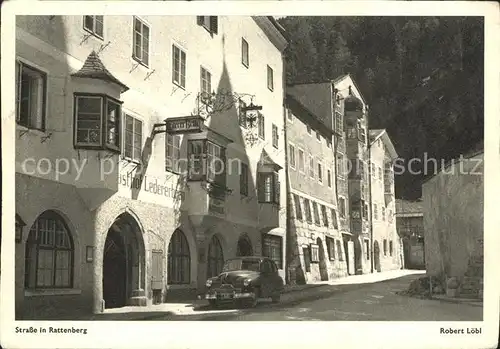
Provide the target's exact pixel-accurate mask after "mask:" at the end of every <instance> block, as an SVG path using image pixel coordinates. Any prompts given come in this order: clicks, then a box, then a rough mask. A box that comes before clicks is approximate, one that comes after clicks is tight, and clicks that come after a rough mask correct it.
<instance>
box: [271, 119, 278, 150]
mask: <svg viewBox="0 0 500 349" xmlns="http://www.w3.org/2000/svg"><path fill="white" fill-rule="evenodd" d="M272 143H273V147H274V148H276V149H278V148H279V133H278V126H276V124H274V123H273V124H272Z"/></svg>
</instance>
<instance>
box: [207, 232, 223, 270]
mask: <svg viewBox="0 0 500 349" xmlns="http://www.w3.org/2000/svg"><path fill="white" fill-rule="evenodd" d="M223 266H224V253H223V251H222V245H221V243H220V240H219V238H217V236H216V235H214V236H212V239H210V244H209V245H208V257H207V277H208V278H210V277H212V276H217V275H219V274H220V273H221V272H222V267H223Z"/></svg>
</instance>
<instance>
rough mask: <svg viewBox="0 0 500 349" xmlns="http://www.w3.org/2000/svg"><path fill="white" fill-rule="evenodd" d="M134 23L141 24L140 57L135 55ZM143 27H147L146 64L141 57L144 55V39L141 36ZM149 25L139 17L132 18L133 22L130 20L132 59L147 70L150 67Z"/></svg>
mask: <svg viewBox="0 0 500 349" xmlns="http://www.w3.org/2000/svg"><path fill="white" fill-rule="evenodd" d="M136 21H138V22H140V23H141V32H140V35H141V44H140V47H141V57H138V56H137V55H136V53H137V52H136V46H137V45H136V38H135V34H136V30H135V24H136ZM144 27H147V28H148V38H147V40H148V48H147V49H148V51H147V52H148V56H147V63H146V62H145V60H144V57H143V53H144V45H143V44H144V40H143V37H144V34H143V29H144ZM150 58H151V25H150V24H149V23H148V22H147V21H145V20H144V19H142V18H141V17H139V16H133V20H132V59H133V60H135V61H136V62H137V63H139V64H141V65H143V66H144V67H146V68H149V67H150V65H151V60H150Z"/></svg>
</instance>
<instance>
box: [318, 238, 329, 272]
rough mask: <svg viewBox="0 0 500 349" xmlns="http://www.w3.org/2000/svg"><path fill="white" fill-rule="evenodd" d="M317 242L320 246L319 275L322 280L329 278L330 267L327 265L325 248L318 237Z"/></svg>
mask: <svg viewBox="0 0 500 349" xmlns="http://www.w3.org/2000/svg"><path fill="white" fill-rule="evenodd" d="M316 244H318V246H319V276H320V278H321V281H327V280H328V269H327V267H326V258H325V249H324V248H323V242H322V241H321V239H320V238H317V239H316Z"/></svg>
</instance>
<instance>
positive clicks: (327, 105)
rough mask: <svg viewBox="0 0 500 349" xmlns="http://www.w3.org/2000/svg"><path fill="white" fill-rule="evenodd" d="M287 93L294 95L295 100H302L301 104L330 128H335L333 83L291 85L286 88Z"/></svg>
mask: <svg viewBox="0 0 500 349" xmlns="http://www.w3.org/2000/svg"><path fill="white" fill-rule="evenodd" d="M286 94H287V95H290V96H293V98H294V100H295V101H298V102H300V105H302V106H303V107H305V109H306V110H307V111H309V112H310V113H311V114H312V115H314V116H315V119H316V120H317V121H319V122H320V123H321V124H323V125H324V127H326V128H327V129H328V130H332V129H333V116H332V105H333V101H332V87H331V83H328V84H325V83H311V84H297V85H290V86H287V88H286Z"/></svg>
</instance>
